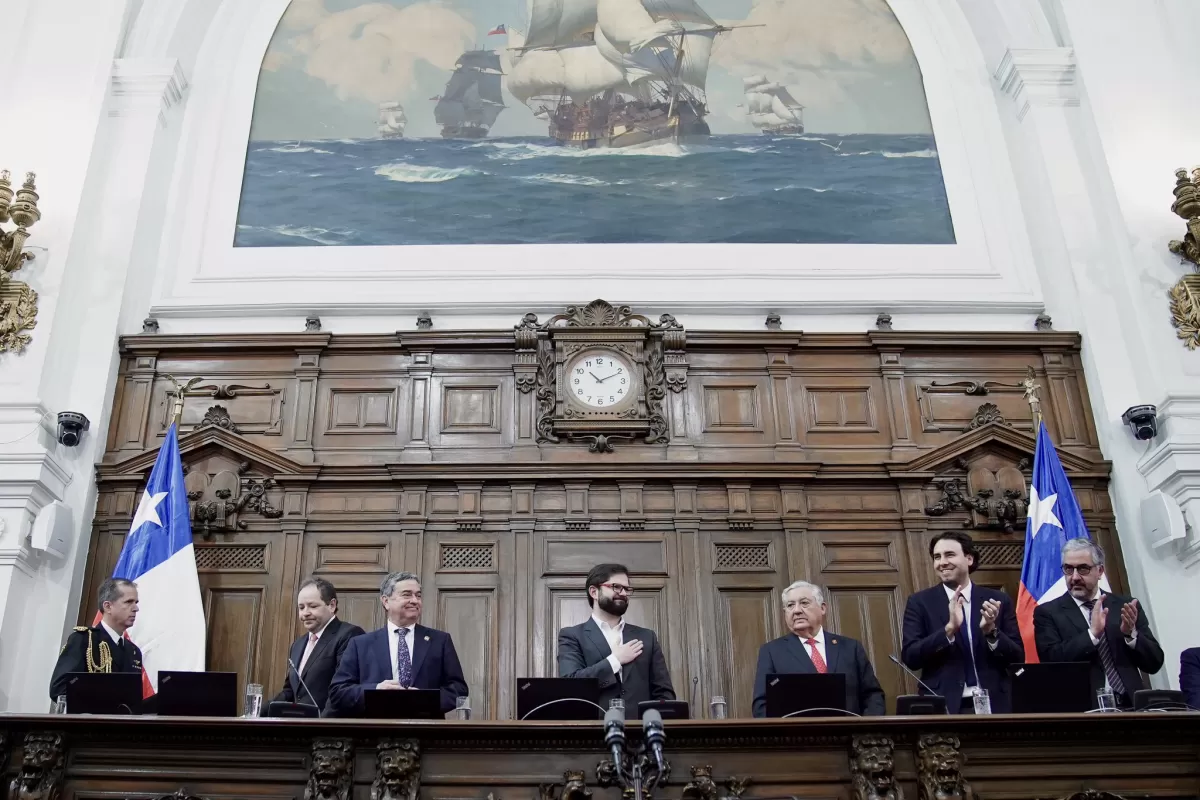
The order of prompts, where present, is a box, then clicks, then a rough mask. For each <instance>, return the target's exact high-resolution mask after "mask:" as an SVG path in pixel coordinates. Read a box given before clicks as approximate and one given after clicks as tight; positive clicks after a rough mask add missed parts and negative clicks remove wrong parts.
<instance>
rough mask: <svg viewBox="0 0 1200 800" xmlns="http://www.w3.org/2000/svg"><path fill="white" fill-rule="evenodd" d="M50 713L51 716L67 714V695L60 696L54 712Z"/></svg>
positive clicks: (55, 702) (56, 701)
mask: <svg viewBox="0 0 1200 800" xmlns="http://www.w3.org/2000/svg"><path fill="white" fill-rule="evenodd" d="M50 713H51V714H65V713H67V696H66V695H65V694H60V695H59V696H58V699H56V700H55V701H54V708H53V710H51V712H50Z"/></svg>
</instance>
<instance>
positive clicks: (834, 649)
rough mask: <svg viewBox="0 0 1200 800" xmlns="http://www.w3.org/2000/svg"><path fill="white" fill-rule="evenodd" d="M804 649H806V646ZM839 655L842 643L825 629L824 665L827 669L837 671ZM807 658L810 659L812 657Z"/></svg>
mask: <svg viewBox="0 0 1200 800" xmlns="http://www.w3.org/2000/svg"><path fill="white" fill-rule="evenodd" d="M804 649H805V650H807V649H808V648H807V647H806V648H804ZM841 655H842V643H841V642H839V641H838V637H836V636H834V635H833V634H832V633H830V632H829V631H825V666H826V668H827V671H829V672H837V666H838V659H839V658H841ZM809 660H810V661H811V660H812V659H809ZM814 669H815V667H814Z"/></svg>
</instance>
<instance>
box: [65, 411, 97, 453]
mask: <svg viewBox="0 0 1200 800" xmlns="http://www.w3.org/2000/svg"><path fill="white" fill-rule="evenodd" d="M91 424H92V423H90V422H88V418H87V417H85V416H84V415H83V414H80V413H79V412H77V411H60V412H59V413H58V443H59V444H61V445H63V446H65V447H74V446H75V445H77V444H79V440H80V439H82V438H83V432H84V431H86V430H87V429H88V428H89V427H91Z"/></svg>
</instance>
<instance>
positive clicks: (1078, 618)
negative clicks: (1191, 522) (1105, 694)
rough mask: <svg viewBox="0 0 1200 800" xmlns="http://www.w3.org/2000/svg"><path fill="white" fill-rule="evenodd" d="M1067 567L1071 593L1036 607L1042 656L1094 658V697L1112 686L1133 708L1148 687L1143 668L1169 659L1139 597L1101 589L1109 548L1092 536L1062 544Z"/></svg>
mask: <svg viewBox="0 0 1200 800" xmlns="http://www.w3.org/2000/svg"><path fill="white" fill-rule="evenodd" d="M1062 570H1063V576H1064V578H1065V579H1066V584H1067V593H1066V594H1064V595H1063V596H1061V597H1058V598H1056V599H1054V600H1051V601H1050V602H1048V603H1044V604H1042V605H1039V606H1038V607H1037V608H1035V609H1034V610H1033V635H1034V641H1035V642H1036V643H1037V651H1038V658H1040V659H1041V660H1042V661H1087V662H1090V663H1091V665H1092V669H1091V684H1092V692H1093V697H1095V692H1097V691H1099V690H1101V689H1104V688H1105V687H1108V688H1110V689H1112V692H1113V694H1114V695H1115V696H1116V699H1117V706H1118V707H1120V708H1130V707H1132V705H1133V693H1134V692H1136V691H1137V690H1138V689H1144V688H1146V687H1145V686H1144V685H1143V682H1142V676H1141V674H1140V673H1139V672H1138V670H1144V671H1145V672H1147V673H1149V674H1151V675H1153V674H1154V673H1156V672H1158V671H1159V670H1160V669H1162V665H1163V660H1164V659H1163V651H1162V647H1160V646H1159V644H1158V641H1157V640H1156V639H1155V638H1154V634H1153V633H1151V632H1150V623H1149V622H1147V621H1146V615H1145V614H1143V613H1142V609H1141V607H1140V606H1139V604H1138V601H1137V600H1136V599H1132V598H1128V597H1122V596H1121V595H1118V594H1112V593H1110V592H1102V591H1101V590H1100V579H1101V578H1102V577H1104V551H1103V550H1101V549H1100V546H1099V545H1097V544H1096V543H1095V542H1093V541H1092V540H1091V539H1071V540H1070V541H1068V542H1067V543H1066V544H1064V545H1063V546H1062ZM1093 702H1094V701H1093Z"/></svg>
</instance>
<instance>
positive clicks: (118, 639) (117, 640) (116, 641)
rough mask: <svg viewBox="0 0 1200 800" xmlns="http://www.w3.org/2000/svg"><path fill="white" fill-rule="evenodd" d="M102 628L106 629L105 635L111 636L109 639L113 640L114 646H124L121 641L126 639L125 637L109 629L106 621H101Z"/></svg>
mask: <svg viewBox="0 0 1200 800" xmlns="http://www.w3.org/2000/svg"><path fill="white" fill-rule="evenodd" d="M100 626H101V627H102V628H104V632H105V633H107V634H108V636H109V638H110V639H112V640H113V644H115V645H116V646H117V647H121V646H122V645H121V640H122V639H124V638H125V637H124V636H122V635H121V634H119V633H117V632H116V631H114V630H113V629H112V628H110V627H108V623H107V622H105V621H104V620H100Z"/></svg>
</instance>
